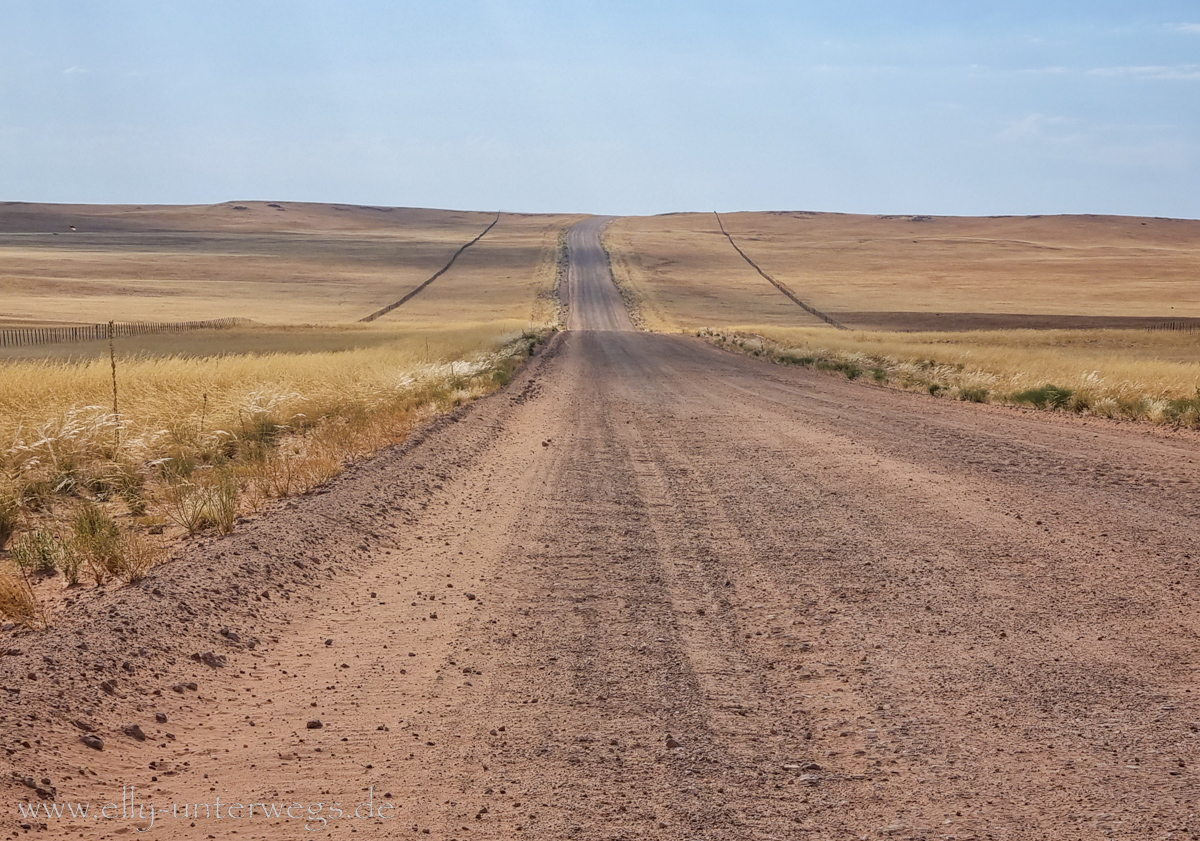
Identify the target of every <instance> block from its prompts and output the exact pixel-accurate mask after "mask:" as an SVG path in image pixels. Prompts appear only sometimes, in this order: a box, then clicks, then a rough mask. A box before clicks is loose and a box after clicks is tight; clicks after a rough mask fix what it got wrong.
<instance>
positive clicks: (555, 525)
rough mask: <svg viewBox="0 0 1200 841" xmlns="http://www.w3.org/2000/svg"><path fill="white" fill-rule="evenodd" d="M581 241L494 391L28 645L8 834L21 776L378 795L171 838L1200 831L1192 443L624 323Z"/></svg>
mask: <svg viewBox="0 0 1200 841" xmlns="http://www.w3.org/2000/svg"><path fill="white" fill-rule="evenodd" d="M597 228H598V225H597V224H595V223H593V224H591V225H590V226H588V227H582V228H578V229H576V231H575V233H574V234H573V236H572V237H571V243H570V244H571V248H572V255H573V260H574V263H573V268H574V269H575V271H574V272H573V274H572V277H571V281H570V283H569V284H568V286H569V289H570V292H571V295H572V297H573V299H574V300H575V301H576V306H575V308H574V310H573V312H572V319H571V326H572V328H573V329H572V330H571V331H570V332H567V333H564V334H561V335H559V336H558V337H557V338H556V339H555V340H554V341H553V342H551V343H550V344H549V346H548V347H547V349H546V350H545V351H544V352H543V353H542V354H541V355H539V356H538V357H536V358H535V359H534V360H533V361H532V362H531V363H530V364H529V365H528V366H527V367H526V368H525V369H524V370H523V372H522V373H521V374H520V375H519V376H518V377H517V378H516V379H515V380H514V382H513V383H512V384H511V385H510V386H509V387H508V388H506V389H505V390H503V391H502V392H500V393H498V394H496V395H494V396H492V397H490V398H487V399H485V400H482V401H479V402H477V403H475V404H473V405H471V406H469V407H467V408H465V409H464V410H461V411H460V412H459V413H458V414H457V415H455V416H453V417H451V418H447V419H443V420H441V421H439V422H437V423H435V424H434V425H432V426H431V427H429V428H428V429H426V430H424V431H423V432H422V433H421V434H419V435H417V436H414V437H413V438H412V439H411V440H410V441H408V442H407V443H406V444H405V445H404V446H402V447H400V448H397V449H395V450H393V451H391V452H387V453H385V454H383V455H381V456H379V457H378V458H375V459H373V460H371V461H368V462H364V463H362V464H360V465H359V466H357V467H356V468H354V469H353V470H351V471H350V472H349V473H347V474H346V475H344V476H343V477H341V478H340V479H338V480H337V481H335V482H333V483H332V484H331V485H329V486H328V487H327V488H325V489H323V490H322V491H321V492H319V493H317V494H314V495H310V496H308V497H306V498H302V499H298V500H295V501H293V502H290V503H288V504H287V505H285V506H283V507H281V508H280V509H279V510H276V511H274V512H271V513H270V514H268V515H266V516H263V517H260V518H258V519H256V520H255V521H253V522H251V523H249V524H247V525H246V526H244V527H243V528H241V529H240V530H239V531H238V532H236V533H235V534H234V535H232V536H230V537H228V538H224V539H212V538H206V539H202V540H198V541H196V542H195V543H194V544H193V545H192V546H191V547H190V548H189V549H188V551H187V555H186V558H185V559H184V560H183V561H180V562H178V563H176V564H174V565H172V566H169V567H166V568H160V569H159V570H158V571H156V572H155V574H154V575H152V576H151V577H150V578H149V579H147V580H146V581H145V582H144V583H142V584H140V585H138V586H135V587H130V588H123V589H113V590H111V591H109V592H106V593H102V594H99V595H96V596H93V597H89V598H88V599H87V600H85V601H82V602H81V603H80V604H78V605H76V607H75V610H74V611H73V613H72V614H71V615H70V616H67V617H64V619H63V620H62V622H61V623H60V624H59V625H58V626H57V627H56V628H55V629H53V630H52V631H50V632H47V633H43V634H35V633H31V632H23V633H18V632H11V631H10V632H7V633H5V634H4V636H3V639H0V651H3V652H4V653H5V654H4V656H3V657H0V687H2V688H3V690H4V691H3V692H0V717H2V720H0V724H2V725H3V747H4V748H5V749H6V756H4V757H3V762H4V763H5V765H6V766H7V769H6V773H5V774H4V778H5V779H4V781H3V785H4V792H3V796H4V802H5V803H7V804H8V805H7V806H6V808H5V812H4V816H3V819H4V821H5V824H6V826H7V827H9V828H13V831H14V832H15V834H16V835H18V836H21V837H24V836H25V834H26V833H25V832H24V831H23V830H20V829H19V828H17V825H18V823H19V822H20V821H21V820H22V819H21V818H19V817H18V815H17V809H16V805H17V803H18V802H24V801H27V800H35V799H37V797H38V795H37V794H36V793H35V792H34V791H33V790H32V789H29V788H26V787H25V786H24V785H23V784H22V783H21V782H20V781H19V780H12V781H10V780H8V776H9V775H8V773H7V770H11V771H12V772H14V773H15V774H16V775H17V776H18V777H20V778H24V777H26V776H29V777H32V778H33V779H32V780H31V781H30V782H32V783H34V784H35V785H40V786H42V787H43V788H45V787H47V786H51V785H52V786H54V787H55V788H56V790H57V791H56V797H57V802H58V803H66V802H68V801H70V802H75V801H84V800H90V801H91V802H93V804H94V808H95V809H97V810H98V809H99V808H100V807H101V806H102V804H103V802H106V801H108V800H112V801H114V802H118V803H119V802H120V801H121V797H122V787H123V786H130V785H132V786H136V787H137V795H136V799H137V800H138V801H139V802H146V801H148V800H151V799H153V800H154V801H155V803H156V805H157V806H158V807H159V808H167V809H168V810H169V808H170V804H171V803H176V804H180V807H181V808H182V804H184V803H188V804H195V803H206V804H209V805H210V807H211V805H212V804H213V803H214V802H215V798H216V797H218V796H219V797H220V798H221V803H222V804H224V805H225V806H226V808H227V807H228V804H229V803H230V802H231V801H236V802H239V803H242V804H248V803H252V802H253V803H260V802H264V801H266V802H276V803H282V804H284V805H285V806H286V805H287V804H290V803H301V804H305V806H311V804H316V803H323V804H325V805H324V806H323V807H322V808H324V809H326V811H325V812H324V813H323V814H324V815H325V816H327V817H328V816H329V812H328V807H329V804H330V803H331V802H333V801H336V802H338V803H341V804H343V805H342V808H345V809H346V810H347V811H350V810H352V809H354V808H355V806H356V805H357V804H359V803H362V802H364V801H366V800H367V798H368V797H371V798H373V802H372V811H375V810H377V809H378V807H379V806H380V804H381V803H385V804H391V805H394V809H389V810H387V815H386V817H384V818H378V817H376V818H366V819H361V820H360V819H354V818H343V819H340V820H333V821H330V822H329V823H328V824H327V825H326V826H324V827H320V826H316V827H315V829H317V830H319V832H305V831H302V826H303V822H302V821H297V820H289V819H287V818H286V817H280V818H266V817H263V816H262V815H261V814H259V813H257V812H256V813H255V814H254V816H253V817H250V818H247V817H242V818H230V817H227V816H226V817H223V818H210V819H204V818H203V817H201V818H200V819H192V820H189V819H174V818H171V817H170V816H169V815H166V814H164V815H159V816H158V818H157V820H156V824H155V826H154V828H153V829H152V830H151V831H150V832H148V833H146V837H156V838H212V837H215V838H226V837H233V836H232V833H233V832H234V831H236V832H237V833H238V837H249V838H262V839H275V838H279V839H295V838H299V837H309V836H310V835H311V836H314V837H350V836H351V834H355V833H356V834H357V835H358V837H365V838H393V837H408V836H414V835H415V836H416V837H433V838H440V839H450V838H455V839H468V838H494V839H513V838H529V839H559V838H581V839H582V838H595V839H618V838H626V839H641V838H666V839H700V838H703V839H764V841H765V839H784V838H812V839H825V838H829V839H848V838H864V837H866V838H876V837H890V838H930V839H934V838H936V839H967V838H995V839H1012V841H1018V840H1020V841H1024V839H1035V838H1036V839H1058V838H1062V839H1076V838H1127V839H1149V838H1187V837H1195V836H1196V835H1200V819H1198V818H1197V817H1196V814H1195V813H1196V811H1197V805H1198V804H1197V802H1196V801H1197V787H1196V782H1195V774H1196V768H1197V763H1200V749H1198V741H1200V734H1198V732H1197V730H1198V729H1200V703H1198V701H1200V681H1198V679H1197V641H1198V634H1197V631H1198V630H1200V618H1198V615H1197V611H1196V609H1195V604H1196V594H1197V593H1198V592H1200V576H1198V575H1197V565H1198V564H1200V558H1197V557H1195V555H1196V553H1197V551H1200V547H1197V546H1196V527H1195V523H1196V514H1197V508H1198V505H1200V484H1197V480H1198V477H1197V472H1196V466H1195V464H1194V460H1195V458H1196V456H1197V438H1196V437H1195V436H1190V435H1183V434H1168V433H1164V432H1160V431H1155V430H1151V429H1147V428H1144V427H1140V426H1123V425H1120V424H1116V423H1111V422H1097V421H1089V420H1081V419H1076V418H1065V417H1055V416H1048V415H1046V414H1035V413H1023V412H1020V411H1016V410H1009V409H1001V408H994V407H978V406H971V405H966V404H958V403H951V402H949V401H943V400H936V399H933V398H928V397H924V396H921V395H915V394H909V393H903V392H896V391H891V390H885V389H882V388H875V387H872V386H869V385H864V384H860V383H850V382H847V381H845V380H844V379H839V378H835V377H831V376H828V375H823V374H820V373H815V372H811V371H808V370H804V369H791V368H783V367H776V366H770V365H767V364H765V363H761V362H758V361H756V360H752V359H747V358H743V357H738V356H734V355H731V354H726V353H723V352H721V351H719V350H717V349H714V348H712V347H709V346H707V345H705V344H702V343H700V342H699V341H697V340H693V339H689V338H686V337H682V336H665V335H649V334H641V333H636V332H632V331H631V330H629V329H628V319H627V318H625V317H624V316H623V313H622V311H621V310H620V303H619V298H618V297H617V296H616V293H615V291H614V290H612V289H611V287H610V286H609V285H608V280H607V276H606V274H605V272H604V271H603V259H602V257H601V256H598V242H597V241H596V231H597ZM595 328H603V329H595ZM223 629H226V630H227V633H226V634H224V635H223V634H222V633H221V631H222V630H223ZM230 634H232V635H233V636H232V637H231V636H230ZM234 637H236V639H235V638H234ZM210 651H211V652H213V654H214V655H217V656H214V657H211V658H209V659H210V660H211V661H212V662H214V663H217V664H218V665H214V666H209V665H205V664H204V663H202V662H196V661H194V660H192V659H190V655H193V654H197V655H203V654H205V653H207V652H210ZM218 656H219V657H224V658H225V660H224V665H219V664H220V663H221V662H222V661H221V660H220V659H219V658H218ZM126 663H128V666H126V665H125V664H126ZM191 682H194V683H195V685H196V689H195V690H192V689H189V688H187V687H186V684H187V683H191ZM105 683H107V685H108V686H107V690H106V688H104V685H105ZM176 686H178V687H179V689H180V691H178V692H177V691H175V690H174V689H173V687H176ZM156 713H162V714H164V715H165V716H166V721H165V723H160V722H156V720H155V714H156ZM317 720H319V721H320V722H321V727H320V728H319V729H309V728H308V722H310V721H317ZM72 721H79V722H80V724H81V725H82V726H83V728H84V729H87V730H91V731H94V733H96V734H97V735H99V736H101V737H102V738H103V740H104V749H103V751H99V752H98V751H96V750H93V749H91V748H88V747H86V746H85V745H83V744H82V743H81V741H80V737H81V736H82V735H83V729H80V728H79V727H77V726H76V725H73V724H72V723H71V722H72ZM135 723H136V724H138V725H139V726H140V727H141V728H142V729H143V730H144V732H145V734H146V735H147V736H148V738H147V739H146V741H139V740H138V739H136V738H134V737H131V736H128V735H125V734H124V733H123V732H122V731H123V728H124V727H126V726H129V725H132V724H135ZM168 733H170V734H171V735H169V736H168V735H167V734H168ZM43 779H46V780H49V783H42V782H41V781H42V780H43ZM115 811H117V812H119V809H118V810H115ZM110 813H111V811H110ZM242 814H244V810H243V812H242ZM298 814H303V811H300V812H298ZM26 822H27V823H30V824H31V826H33V828H32V829H31V830H30V831H29V833H28V834H29V835H30V836H37V837H46V838H75V837H79V838H88V839H91V838H109V837H114V838H116V837H125V838H131V837H134V835H133V828H134V826H135V825H136V826H143V827H144V826H145V825H146V824H147V823H148V821H146V820H142V821H132V820H128V819H124V818H119V817H118V818H114V819H112V820H107V819H104V818H99V819H97V818H96V817H95V815H94V814H93V816H92V817H89V818H88V819H87V820H74V821H72V820H66V819H64V820H61V821H55V820H50V821H46V820H44V819H43V820H42V821H41V823H47V824H49V827H48V828H47V829H44V830H40V829H38V828H37V824H38V823H39V822H38V821H26Z"/></svg>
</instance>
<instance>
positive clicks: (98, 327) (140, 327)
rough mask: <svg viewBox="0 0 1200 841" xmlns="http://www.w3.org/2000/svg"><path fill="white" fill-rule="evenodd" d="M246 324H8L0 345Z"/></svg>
mask: <svg viewBox="0 0 1200 841" xmlns="http://www.w3.org/2000/svg"><path fill="white" fill-rule="evenodd" d="M250 323H252V322H251V320H250V319H248V318H212V319H208V320H205V321H167V322H161V321H115V322H111V323H105V324H81V325H79V326H76V327H9V328H5V329H0V347H25V346H27V345H52V344H58V343H60V342H96V341H102V340H104V339H107V338H108V337H109V335H110V333H109V330H110V329H111V331H112V332H111V335H112V337H113V338H120V337H123V336H145V335H149V334H152V333H182V332H185V331H187V330H219V329H221V328H225V327H235V326H237V325H239V324H250Z"/></svg>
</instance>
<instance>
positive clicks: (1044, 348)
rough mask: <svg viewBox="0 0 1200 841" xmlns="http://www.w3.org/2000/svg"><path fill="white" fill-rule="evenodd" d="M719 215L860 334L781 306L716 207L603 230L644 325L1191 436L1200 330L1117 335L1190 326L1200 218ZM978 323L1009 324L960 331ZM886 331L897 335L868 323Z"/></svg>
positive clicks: (773, 270)
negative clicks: (1169, 427) (1176, 323)
mask: <svg viewBox="0 0 1200 841" xmlns="http://www.w3.org/2000/svg"><path fill="white" fill-rule="evenodd" d="M722 219H723V221H724V223H725V227H726V229H727V230H728V231H729V232H730V234H731V235H732V236H733V237H734V239H735V240H736V241H737V242H738V244H739V246H740V247H741V248H742V249H743V250H744V251H746V253H747V254H748V255H749V256H750V257H751V258H752V259H754V260H755V262H757V263H758V264H759V266H761V267H762V268H763V269H764V270H765V271H767V272H768V273H769V274H771V275H772V276H773V277H775V278H776V279H777V280H780V281H782V282H783V283H786V284H787V285H788V286H790V287H791V288H792V289H793V290H794V291H795V292H796V293H797V294H798V295H799V296H800V297H801V298H802V299H803V300H805V301H806V302H807V303H809V304H810V305H812V306H815V307H817V308H819V309H821V310H823V311H825V312H827V313H830V314H831V315H833V316H834V317H835V318H837V319H838V320H840V321H842V322H843V323H845V324H847V325H848V326H850V327H852V328H859V329H851V330H847V331H841V330H835V329H833V328H831V327H829V326H827V325H825V324H823V323H822V322H820V321H819V320H818V319H816V318H814V317H813V316H811V315H809V314H807V313H805V312H804V311H803V310H801V309H800V308H799V307H797V306H795V305H794V304H793V303H792V302H791V301H789V300H787V299H786V298H785V297H784V296H783V295H781V294H780V293H779V292H778V291H777V290H776V289H775V288H774V287H772V286H771V285H770V284H769V283H767V281H765V280H764V279H763V278H762V277H760V276H759V275H758V273H757V272H755V271H754V269H753V268H752V267H751V266H749V265H748V264H747V263H746V262H745V261H744V260H742V258H741V257H740V256H739V255H738V254H737V252H736V251H734V249H733V248H732V247H731V246H730V245H729V242H728V240H726V239H725V237H724V236H723V235H722V234H721V231H720V228H719V227H718V224H717V220H716V218H715V217H714V216H713V215H712V214H673V215H668V216H658V217H650V218H625V219H619V220H617V221H616V222H614V223H613V224H612V225H611V226H610V227H609V229H608V231H607V232H606V235H605V242H606V247H607V248H608V250H609V253H610V256H611V258H612V263H613V269H614V273H615V276H616V278H617V280H618V283H619V284H620V285H621V287H622V290H623V294H624V295H625V296H626V298H627V300H629V301H631V302H632V303H633V304H634V305H635V306H637V307H638V309H639V310H640V314H641V319H642V321H643V323H644V325H645V326H646V327H647V328H649V329H654V330H668V331H677V330H685V331H689V332H697V333H700V334H702V335H704V336H706V337H708V338H709V339H710V340H712V341H715V342H716V343H718V344H721V345H724V346H729V347H733V348H737V349H741V350H743V351H745V352H748V353H754V354H761V355H765V356H769V357H771V358H773V359H775V360H777V361H780V362H784V363H791V364H802V365H813V366H816V367H820V368H824V369H827V370H831V371H838V372H841V373H844V374H846V375H847V376H850V377H855V378H857V377H859V376H864V377H867V378H870V379H874V380H875V381H877V382H881V383H888V384H892V385H898V386H900V387H904V388H911V389H919V390H925V391H929V392H930V393H933V394H938V395H944V396H948V397H954V398H959V399H964V400H972V401H980V402H984V401H988V402H991V401H1001V402H1013V403H1019V404H1024V405H1031V406H1037V407H1039V408H1051V409H1066V410H1072V411H1077V412H1088V413H1093V414H1100V415H1105V416H1113V417H1131V418H1138V419H1146V420H1152V421H1155V422H1162V423H1172V424H1182V425H1187V426H1193V427H1194V426H1197V425H1200V400H1197V397H1198V394H1200V392H1198V391H1197V388H1198V386H1200V333H1180V332H1156V331H1150V330H1146V329H1128V328H1126V329H1121V328H1119V327H1116V325H1125V324H1127V323H1130V319H1131V318H1132V319H1133V322H1132V323H1136V324H1139V325H1141V324H1152V323H1155V322H1162V321H1168V320H1178V319H1186V318H1194V317H1197V316H1200V284H1198V283H1197V282H1196V281H1197V266H1198V265H1200V222H1193V221H1181V220H1163V219H1132V218H1123V217H1021V218H998V219H961V218H937V217H935V218H928V217H866V216H850V215H841V214H808V213H736V214H729V215H726V216H723V217H722ZM1031 316H1032V317H1031ZM981 323H982V324H989V325H995V326H997V327H1002V328H1005V329H987V330H971V329H968V328H970V327H972V326H977V325H979V324H981ZM1027 324H1028V325H1037V326H1039V327H1046V326H1050V327H1053V326H1054V325H1056V324H1060V325H1062V326H1063V327H1068V326H1069V327H1077V326H1079V325H1090V326H1087V327H1085V328H1084V329H1025V328H1024V327H1023V326H1022V325H1027ZM930 325H938V326H939V327H940V328H941V329H938V330H936V331H930V330H929V327H930ZM1098 325H1114V326H1112V327H1109V326H1098ZM880 327H886V328H890V329H870V328H880ZM918 327H920V328H923V329H924V330H925V332H908V331H910V330H915V329H916V328H918Z"/></svg>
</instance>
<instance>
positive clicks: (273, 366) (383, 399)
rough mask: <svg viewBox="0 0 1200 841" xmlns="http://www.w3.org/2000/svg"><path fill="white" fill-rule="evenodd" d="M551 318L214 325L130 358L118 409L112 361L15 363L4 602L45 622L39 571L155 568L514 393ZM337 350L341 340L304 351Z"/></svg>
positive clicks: (5, 394)
mask: <svg viewBox="0 0 1200 841" xmlns="http://www.w3.org/2000/svg"><path fill="white" fill-rule="evenodd" d="M552 329H553V328H552V327H550V326H548V325H541V326H535V327H533V328H528V327H527V328H525V329H523V330H519V331H509V332H506V333H503V334H498V333H497V331H496V329H495V327H494V326H474V327H466V328H464V329H454V328H451V327H446V328H443V329H438V330H426V331H413V330H411V329H409V330H401V329H398V328H395V327H386V326H384V327H372V328H365V327H348V328H314V329H311V330H304V329H298V328H295V329H288V330H285V329H278V330H275V331H268V332H273V333H274V335H260V336H257V337H245V336H244V337H243V338H242V341H244V342H249V343H251V344H253V343H258V344H268V345H271V344H273V345H274V346H275V347H276V348H283V349H276V350H271V351H268V352H265V353H253V352H232V353H228V352H223V351H224V349H225V348H226V347H227V339H228V338H229V337H226V336H225V335H218V334H217V331H214V335H213V338H212V341H213V347H212V349H211V352H210V353H209V354H208V355H190V356H179V355H170V354H168V355H148V354H145V353H143V354H140V355H136V356H117V357H116V359H115V361H116V366H115V370H116V394H115V396H116V406H115V411H114V391H113V367H112V364H111V362H110V360H109V359H107V358H100V359H96V358H91V359H87V358H85V359H82V360H77V359H70V358H66V359H39V360H18V361H10V362H7V363H3V366H2V372H3V376H0V436H2V437H0V440H2V441H3V442H4V449H3V450H2V451H0V543H2V544H3V546H4V547H7V548H8V549H9V550H10V551H9V552H8V556H9V557H8V560H7V562H6V563H4V565H3V568H2V569H0V614H3V616H4V617H5V618H6V619H8V620H9V621H17V622H21V623H24V624H30V625H38V624H43V623H45V622H46V621H47V619H48V611H47V609H46V608H45V607H44V606H43V605H42V604H41V598H40V596H41V595H43V594H45V593H47V592H48V591H46V589H45V588H44V587H39V586H38V585H39V582H47V581H50V580H59V581H61V582H62V584H64V585H66V586H67V587H81V586H86V585H92V586H97V585H103V584H105V583H107V582H110V581H119V582H125V583H132V582H136V581H138V580H139V579H141V578H142V577H143V576H144V575H145V574H146V572H147V571H148V570H149V569H150V568H151V567H152V566H153V565H154V564H156V563H158V562H160V561H162V560H164V559H166V557H167V556H168V555H169V549H170V546H171V541H172V539H173V538H178V537H180V536H190V535H195V534H197V533H200V532H202V531H208V530H211V531H216V532H219V533H228V532H230V531H231V530H233V528H234V527H235V524H236V523H237V521H238V519H239V518H240V517H244V516H246V515H249V514H252V513H253V512H255V511H258V510H259V509H261V508H262V507H263V506H264V505H266V504H267V503H269V502H270V501H271V500H273V499H278V498H281V497H287V496H291V495H294V494H298V493H303V492H305V491H307V490H309V489H311V488H313V487H315V486H317V485H320V484H321V483H323V482H325V481H327V480H329V479H330V478H332V477H333V476H335V475H337V474H338V473H339V472H340V471H341V470H342V468H343V466H344V465H346V464H347V463H348V462H350V461H353V460H354V459H357V458H361V457H363V456H365V455H368V454H370V453H373V452H376V451H378V450H379V449H381V448H383V447H387V446H389V445H391V444H394V443H397V442H399V441H401V440H403V438H404V437H405V435H406V434H407V433H408V431H409V430H410V429H411V428H412V427H413V425H414V424H417V423H420V422H421V421H423V420H426V419H429V418H431V417H433V416H434V415H436V414H438V413H440V412H444V411H447V410H450V409H453V408H454V407H456V406H458V405H461V404H463V403H465V402H467V401H470V400H472V399H474V398H476V397H479V396H481V395H484V394H487V393H489V392H491V391H493V390H495V389H496V388H499V387H500V386H501V385H503V384H504V383H506V382H507V381H508V379H509V378H510V377H511V375H512V373H513V371H514V370H515V368H516V367H517V366H518V365H519V364H520V363H521V362H522V361H523V360H524V359H525V358H526V357H527V356H528V355H529V354H530V353H532V352H533V350H534V349H535V348H536V347H537V345H538V344H540V343H541V342H542V341H544V339H545V338H546V337H547V336H548V335H549V334H550V332H551V331H552ZM234 338H235V339H236V338H237V337H234ZM198 340H199V339H198V338H197V337H194V336H193V337H189V341H192V342H195V341H198ZM234 344H235V345H236V341H235V342H234ZM289 345H290V346H291V347H292V349H290V350H288V349H286V348H287V347H288V346H289ZM322 346H332V348H331V349H328V350H321V349H313V350H310V351H304V350H300V349H299V348H301V347H309V348H321V347H322Z"/></svg>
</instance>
